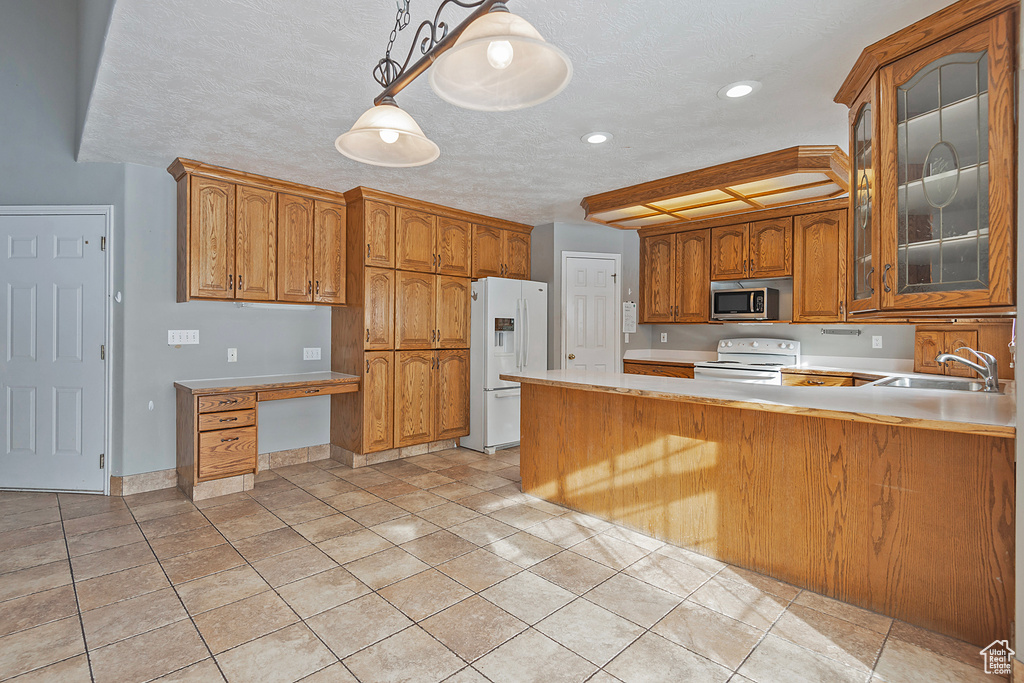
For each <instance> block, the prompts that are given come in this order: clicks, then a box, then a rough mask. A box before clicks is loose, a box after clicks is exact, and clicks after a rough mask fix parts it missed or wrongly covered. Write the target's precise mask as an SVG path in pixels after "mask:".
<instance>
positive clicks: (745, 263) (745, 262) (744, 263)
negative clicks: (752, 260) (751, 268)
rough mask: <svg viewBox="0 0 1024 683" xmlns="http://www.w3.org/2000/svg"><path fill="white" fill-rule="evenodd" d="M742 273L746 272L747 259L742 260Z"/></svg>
mask: <svg viewBox="0 0 1024 683" xmlns="http://www.w3.org/2000/svg"><path fill="white" fill-rule="evenodd" d="M743 272H744V273H746V272H747V259H743Z"/></svg>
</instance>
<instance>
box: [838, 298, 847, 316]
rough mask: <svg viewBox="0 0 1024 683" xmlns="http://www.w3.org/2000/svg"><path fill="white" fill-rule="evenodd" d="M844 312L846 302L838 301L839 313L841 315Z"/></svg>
mask: <svg viewBox="0 0 1024 683" xmlns="http://www.w3.org/2000/svg"><path fill="white" fill-rule="evenodd" d="M845 313H846V304H844V303H843V302H842V301H840V302H839V315H843V314H845Z"/></svg>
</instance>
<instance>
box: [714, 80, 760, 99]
mask: <svg viewBox="0 0 1024 683" xmlns="http://www.w3.org/2000/svg"><path fill="white" fill-rule="evenodd" d="M760 89H761V84H760V83H758V82H757V81H736V82H735V83H730V84H729V85H727V86H725V87H724V88H722V89H721V90H719V91H718V96H719V97H721V98H722V99H723V100H734V99H736V98H738V97H746V96H747V95H749V94H750V93H752V92H757V91H758V90H760Z"/></svg>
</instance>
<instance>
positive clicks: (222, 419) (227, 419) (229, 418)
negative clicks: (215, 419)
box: [220, 417, 238, 422]
mask: <svg viewBox="0 0 1024 683" xmlns="http://www.w3.org/2000/svg"><path fill="white" fill-rule="evenodd" d="M220 421H221V422H238V418H237V417H222V418H221V419H220Z"/></svg>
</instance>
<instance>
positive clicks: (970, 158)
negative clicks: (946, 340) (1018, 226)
mask: <svg viewBox="0 0 1024 683" xmlns="http://www.w3.org/2000/svg"><path fill="white" fill-rule="evenodd" d="M1016 7H1017V6H1016V4H1014V5H1013V6H1012V7H1011V6H1010V5H1009V4H1008V3H980V2H973V1H962V2H959V3H955V4H954V5H950V6H949V7H948V8H946V9H944V10H942V11H940V12H939V13H936V14H934V15H932V16H930V17H926V18H925V19H922V20H921V21H919V22H917V23H915V24H913V25H911V26H909V27H907V28H905V29H903V30H901V31H900V32H898V33H896V34H893V35H892V36H889V37H888V38H884V39H882V40H881V41H878V42H877V43H875V44H873V45H871V46H869V47H867V48H866V49H865V50H864V53H863V54H862V56H861V58H860V60H858V62H857V64H856V65H855V66H854V69H853V70H852V71H851V72H850V75H849V76H848V77H847V79H846V82H845V83H844V84H843V88H842V89H841V90H840V92H839V93H838V94H837V95H836V101H837V102H842V103H843V104H846V105H847V106H849V107H850V159H851V162H852V176H853V182H852V183H851V188H850V189H851V213H850V221H851V223H852V225H851V232H852V243H851V245H850V277H849V289H850V293H849V299H850V310H851V312H852V313H853V314H854V315H858V314H860V315H865V314H866V315H868V316H870V315H872V314H873V313H876V312H880V311H930V310H936V309H961V310H966V311H971V310H975V309H978V308H982V307H992V306H998V307H1012V306H1013V305H1014V303H1015V288H1016V284H1015V266H1014V263H1015V261H1014V251H1015V237H1014V229H1015V216H1016V213H1015V212H1016V208H1015V206H1016V197H1015V187H1016V175H1017V174H1016V162H1015V150H1016V144H1015V142H1014V140H1015V139H1016V129H1017V126H1016V122H1015V120H1014V111H1015V103H1016V95H1015V85H1014V84H1015V83H1016V80H1017V77H1016V75H1015V72H1016V62H1017V58H1016V55H1017V46H1016V33H1017V31H1016V28H1017V25H1018V15H1017V12H1018V11H1019V10H1018V9H1017V8H1016ZM998 12H1001V13H998ZM940 119H941V125H939V121H940ZM908 140H909V141H910V142H909V143H908V142H907V141H908ZM951 312H952V311H951Z"/></svg>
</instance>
